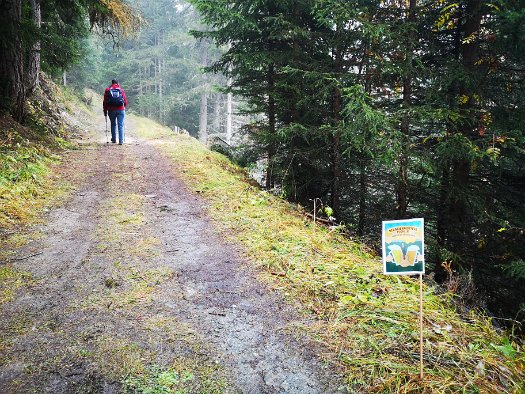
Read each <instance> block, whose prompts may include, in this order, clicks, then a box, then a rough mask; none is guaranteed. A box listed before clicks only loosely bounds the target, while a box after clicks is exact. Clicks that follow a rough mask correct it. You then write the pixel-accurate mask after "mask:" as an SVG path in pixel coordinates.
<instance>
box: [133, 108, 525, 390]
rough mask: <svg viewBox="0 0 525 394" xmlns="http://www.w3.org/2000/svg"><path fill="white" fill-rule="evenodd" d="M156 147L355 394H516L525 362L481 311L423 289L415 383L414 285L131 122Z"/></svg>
mask: <svg viewBox="0 0 525 394" xmlns="http://www.w3.org/2000/svg"><path fill="white" fill-rule="evenodd" d="M134 122H135V123H136V128H137V132H138V133H139V135H140V136H141V137H143V138H146V139H150V140H151V139H153V140H156V141H157V142H156V143H157V144H158V145H159V146H160V148H161V150H162V151H163V152H164V153H165V154H166V155H167V156H168V157H170V158H171V159H172V160H173V162H174V163H175V164H176V166H177V169H178V172H179V173H180V174H181V175H182V177H183V178H184V180H185V181H186V182H187V184H188V185H189V187H190V188H191V189H192V190H193V191H194V192H195V193H198V194H200V195H201V196H203V197H204V198H205V199H206V200H207V201H208V202H209V203H210V208H209V214H210V215H211V216H212V217H213V218H214V219H215V221H216V222H217V223H218V225H219V226H220V227H222V228H223V229H224V231H226V233H227V234H229V237H230V238H231V239H232V241H234V242H241V243H242V244H243V245H244V247H245V248H246V252H247V254H248V258H249V259H250V261H252V262H253V263H254V264H255V265H256V266H257V267H259V268H260V270H261V275H262V277H263V278H264V280H265V281H266V282H267V283H268V284H269V285H270V286H272V287H274V288H276V289H278V290H280V291H281V292H282V293H283V294H285V295H286V296H287V298H288V299H289V300H290V301H291V302H298V303H299V305H300V308H301V310H302V311H303V312H304V313H305V314H308V315H310V316H311V317H313V318H314V319H315V324H313V325H312V326H302V327H301V326H298V327H296V329H297V330H299V331H301V332H306V333H307V334H308V335H310V336H311V337H312V338H315V339H316V340H317V341H319V342H320V343H322V344H323V347H324V348H325V349H326V353H325V354H324V355H323V356H324V357H325V358H326V359H327V360H331V361H333V360H336V361H337V362H338V363H339V364H340V365H341V367H342V368H343V370H344V374H345V379H346V382H347V385H348V388H349V390H350V391H351V392H356V391H358V392H361V391H363V390H365V391H366V392H385V393H386V392H432V393H457V392H482V393H502V392H506V393H519V392H522V391H523V390H524V389H525V386H523V382H524V381H525V353H524V352H523V348H522V345H521V344H519V343H515V342H512V341H511V340H510V339H509V337H508V336H506V335H505V334H504V333H502V332H499V331H498V330H496V329H495V328H494V326H493V324H492V322H491V320H490V318H488V317H486V316H484V315H483V314H482V313H480V312H476V311H470V312H468V313H465V312H459V311H458V310H457V308H456V306H455V305H456V304H455V302H453V301H454V299H455V297H456V295H455V294H453V293H450V292H443V291H442V290H441V288H440V287H438V286H437V285H436V284H435V283H431V282H428V283H426V284H425V285H424V363H425V374H424V378H423V379H422V380H421V379H420V378H419V331H418V296H419V285H418V281H417V280H415V279H413V278H409V277H392V276H385V275H383V274H382V273H381V272H382V270H381V263H380V259H379V258H378V257H377V256H373V255H371V254H370V253H369V251H368V250H367V248H366V247H365V246H364V245H362V244H359V243H355V242H353V241H351V240H349V239H347V238H346V237H344V236H343V235H342V234H339V233H338V231H337V230H331V229H329V228H326V227H323V226H319V225H315V224H314V223H312V221H311V220H310V219H309V218H307V216H306V215H305V214H304V213H305V212H304V210H303V208H302V207H300V206H296V205H293V204H290V203H287V202H285V201H283V200H282V199H280V198H277V197H275V196H273V195H271V194H269V193H267V192H265V191H262V190H260V189H259V188H257V187H254V186H252V185H251V184H250V182H249V181H248V179H247V176H246V174H245V172H244V170H242V169H241V168H239V167H237V166H235V165H233V164H232V163H231V162H230V161H229V160H228V159H226V158H225V157H224V156H222V155H220V154H217V153H214V152H211V151H209V150H207V149H206V148H204V147H203V146H202V145H200V144H199V143H198V142H197V141H196V140H194V139H193V138H191V137H187V136H182V135H179V136H173V134H172V133H171V131H170V130H169V129H167V128H164V127H162V126H159V125H157V124H156V123H154V122H151V121H149V120H146V119H144V118H134Z"/></svg>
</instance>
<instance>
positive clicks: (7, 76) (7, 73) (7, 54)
mask: <svg viewBox="0 0 525 394" xmlns="http://www.w3.org/2000/svg"><path fill="white" fill-rule="evenodd" d="M0 10H2V12H0V24H1V25H2V26H3V29H2V30H3V31H4V32H5V34H3V36H2V37H0V53H1V54H2V55H1V56H0V110H1V112H10V113H11V114H12V115H13V117H14V118H15V119H17V120H22V118H23V117H24V101H25V86H24V80H23V75H24V73H23V72H24V69H23V54H22V43H21V41H20V36H19V33H18V28H19V25H20V19H21V17H22V9H21V0H0Z"/></svg>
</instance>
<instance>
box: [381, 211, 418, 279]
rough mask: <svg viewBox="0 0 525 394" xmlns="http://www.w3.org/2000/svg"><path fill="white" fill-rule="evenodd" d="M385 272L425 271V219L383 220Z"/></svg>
mask: <svg viewBox="0 0 525 394" xmlns="http://www.w3.org/2000/svg"><path fill="white" fill-rule="evenodd" d="M382 246H383V272H384V273H385V274H390V275H413V274H424V273H425V253H424V249H425V240H424V220H423V219H405V220H389V221H384V222H383V245H382Z"/></svg>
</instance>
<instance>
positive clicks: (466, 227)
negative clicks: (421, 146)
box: [448, 0, 482, 250]
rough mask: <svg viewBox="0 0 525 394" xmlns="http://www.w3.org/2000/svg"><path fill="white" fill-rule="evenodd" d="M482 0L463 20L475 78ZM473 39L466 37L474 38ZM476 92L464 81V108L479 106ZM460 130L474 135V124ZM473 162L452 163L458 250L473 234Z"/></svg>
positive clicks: (465, 52)
mask: <svg viewBox="0 0 525 394" xmlns="http://www.w3.org/2000/svg"><path fill="white" fill-rule="evenodd" d="M481 5H482V4H481V0H468V1H467V4H466V7H465V11H464V23H463V26H462V27H463V37H464V40H462V41H461V58H462V66H463V68H464V69H465V70H466V72H467V75H470V77H471V78H474V77H475V76H474V73H475V68H476V62H477V61H478V59H479V41H478V38H477V37H475V36H476V34H478V33H479V31H480V28H481V20H482V12H481V11H482V10H481ZM472 37H474V38H473V39H468V40H467V39H465V38H472ZM474 93H475V92H473V91H472V88H471V87H469V86H468V81H467V82H462V86H461V87H460V90H459V94H460V96H465V97H468V101H467V102H466V103H465V104H463V105H462V106H461V109H462V110H463V111H464V112H465V113H466V114H468V112H469V111H470V110H472V109H473V108H474V107H475V105H476V104H475V100H474V99H473V96H474ZM458 126H459V132H460V133H461V134H463V135H464V136H466V137H467V138H471V137H472V133H473V126H472V124H470V122H469V121H468V120H467V121H463V122H462V123H460V124H459V125H458ZM470 168H471V162H470V160H469V159H468V158H461V159H457V160H453V161H452V165H451V177H450V182H451V187H450V188H449V191H450V192H451V193H452V195H451V196H450V197H451V198H449V204H450V205H449V209H448V215H449V222H448V225H449V226H448V235H449V242H450V243H451V246H452V247H453V248H454V249H455V250H461V249H462V247H463V245H464V242H465V238H466V237H468V236H469V235H470V233H471V231H470V218H469V214H468V212H469V208H468V202H467V198H468V186H469V175H470Z"/></svg>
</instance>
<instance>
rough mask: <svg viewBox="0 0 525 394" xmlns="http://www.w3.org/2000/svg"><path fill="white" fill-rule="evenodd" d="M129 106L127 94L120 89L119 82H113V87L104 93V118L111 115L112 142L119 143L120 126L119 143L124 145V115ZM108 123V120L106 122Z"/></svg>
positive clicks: (114, 80)
mask: <svg viewBox="0 0 525 394" xmlns="http://www.w3.org/2000/svg"><path fill="white" fill-rule="evenodd" d="M127 105H128V99H127V98H126V93H124V90H123V89H122V88H121V87H120V85H119V83H118V80H117V79H113V80H111V86H109V87H107V88H106V91H105V92H104V103H103V107H104V116H108V115H109V120H110V121H111V142H113V143H116V142H117V124H118V143H119V145H122V144H123V143H124V113H125V108H126V106H127ZM106 122H107V120H106Z"/></svg>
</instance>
